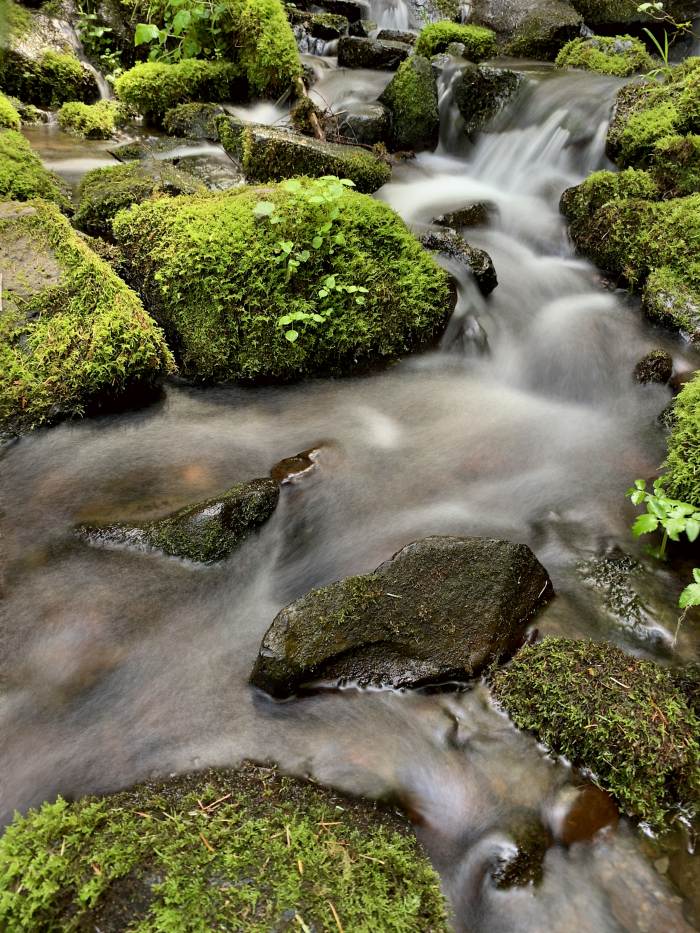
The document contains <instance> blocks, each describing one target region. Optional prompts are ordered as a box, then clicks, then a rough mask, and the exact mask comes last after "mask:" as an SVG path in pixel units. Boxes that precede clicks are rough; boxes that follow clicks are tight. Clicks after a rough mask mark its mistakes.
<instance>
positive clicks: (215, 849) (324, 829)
mask: <svg viewBox="0 0 700 933" xmlns="http://www.w3.org/2000/svg"><path fill="white" fill-rule="evenodd" d="M0 888H1V889H2V892H3V893H2V895H0V926H2V928H3V930H7V931H8V933H19V931H25V930H30V929H31V930H35V931H37V933H39V931H49V930H58V929H60V930H63V931H72V930H76V931H77V930H84V929H114V930H116V929H129V930H135V931H141V933H146V931H156V930H173V931H176V930H182V931H185V930H187V931H202V933H205V931H209V930H215V929H217V930H218V929H221V930H246V931H250V933H268V931H269V930H279V929H287V928H289V929H301V930H303V929H306V930H337V929H345V930H347V931H353V933H355V931H357V933H363V931H364V933H374V931H377V930H387V931H394V933H439V931H447V930H448V929H449V927H448V923H447V918H446V912H445V905H444V901H443V898H442V895H441V893H440V888H439V883H438V878H437V876H436V874H435V872H434V871H433V869H432V868H431V867H430V865H429V863H428V861H427V859H426V857H425V855H424V854H423V853H422V851H421V850H420V848H419V846H418V844H417V842H416V840H415V838H414V837H413V835H412V833H411V832H410V829H409V828H408V826H407V825H406V823H405V822H404V821H403V820H402V819H401V818H399V817H398V816H396V815H394V814H393V813H392V812H390V811H387V810H380V809H378V808H377V807H375V806H373V805H372V804H370V803H366V802H362V801H355V800H350V799H348V798H346V797H341V796H338V795H337V794H334V793H332V792H331V791H328V790H325V789H323V788H321V787H318V786H316V785H313V784H307V783H302V782H300V781H295V780H292V779H291V778H285V777H281V776H280V775H278V774H277V773H276V772H275V771H273V770H272V769H269V768H260V767H254V766H251V765H249V766H246V767H244V768H243V769H241V770H239V771H216V772H214V771H210V772H206V773H204V774H200V775H191V776H187V777H183V778H180V779H178V780H176V781H172V782H168V783H153V784H144V785H141V786H138V787H136V788H134V789H133V790H130V791H126V792H123V793H120V794H116V795H114V796H112V797H106V798H94V797H92V798H90V797H89V798H85V799H83V800H80V801H78V802H76V803H73V804H69V803H66V802H65V801H63V800H61V799H60V798H59V800H58V801H56V802H55V803H46V804H44V805H43V807H41V809H40V810H38V811H31V812H30V813H29V814H28V815H27V816H26V817H19V816H17V817H15V820H14V822H13V823H12V824H11V825H10V827H9V828H8V829H7V830H6V832H5V835H4V836H3V837H2V839H0Z"/></svg>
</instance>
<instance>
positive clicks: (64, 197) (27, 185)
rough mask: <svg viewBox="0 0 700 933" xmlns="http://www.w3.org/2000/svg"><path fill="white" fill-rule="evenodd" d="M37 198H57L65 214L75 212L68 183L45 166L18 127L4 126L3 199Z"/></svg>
mask: <svg viewBox="0 0 700 933" xmlns="http://www.w3.org/2000/svg"><path fill="white" fill-rule="evenodd" d="M33 198H44V199H45V200H47V201H53V202H54V203H55V204H57V205H58V207H60V209H61V210H62V211H64V212H65V213H70V211H71V204H70V201H69V199H68V192H67V190H66V187H65V184H64V182H63V181H62V180H61V179H60V178H59V177H58V176H57V175H54V173H53V172H49V171H48V170H47V169H46V168H44V166H43V164H42V161H41V159H40V158H39V156H38V155H37V154H36V153H35V152H34V151H33V150H32V148H31V146H30V145H29V143H28V142H27V140H26V139H25V138H24V136H23V135H22V134H21V133H20V132H19V131H18V130H4V129H0V202H2V201H31V200H32V199H33Z"/></svg>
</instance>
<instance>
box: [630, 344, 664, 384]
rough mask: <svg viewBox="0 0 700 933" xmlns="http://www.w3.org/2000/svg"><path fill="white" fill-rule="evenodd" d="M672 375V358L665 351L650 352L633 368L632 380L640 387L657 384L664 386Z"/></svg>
mask: <svg viewBox="0 0 700 933" xmlns="http://www.w3.org/2000/svg"><path fill="white" fill-rule="evenodd" d="M672 375H673V357H672V356H671V354H670V353H668V352H667V351H666V350H650V351H649V353H647V354H646V356H644V357H642V359H641V360H640V361H639V362H638V363H637V365H636V366H635V367H634V378H635V379H636V380H637V382H641V383H642V385H644V384H646V383H648V382H658V383H660V384H661V385H665V384H666V383H667V382H668V381H669V379H670V378H671V376H672Z"/></svg>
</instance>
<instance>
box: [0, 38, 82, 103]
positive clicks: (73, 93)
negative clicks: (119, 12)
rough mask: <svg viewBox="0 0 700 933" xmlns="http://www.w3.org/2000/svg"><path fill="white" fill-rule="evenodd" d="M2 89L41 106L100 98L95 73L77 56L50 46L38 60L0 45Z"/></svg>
mask: <svg viewBox="0 0 700 933" xmlns="http://www.w3.org/2000/svg"><path fill="white" fill-rule="evenodd" d="M0 88H2V90H3V91H5V93H7V94H11V95H13V96H15V97H19V98H20V100H23V101H26V102H28V103H30V104H35V105H36V106H37V107H44V108H51V107H59V106H60V105H61V104H63V103H65V102H66V101H69V100H78V101H83V102H86V103H90V102H91V101H94V100H97V98H98V97H99V92H98V90H97V84H96V82H95V76H94V75H93V74H92V73H91V72H90V71H88V69H87V68H85V66H84V65H82V64H81V63H80V62H79V61H78V59H77V58H76V57H75V55H73V54H71V53H69V52H57V51H54V50H52V49H46V50H45V51H44V52H42V53H41V54H40V55H39V56H38V57H37V58H36V59H34V58H27V57H25V56H23V55H20V54H17V53H15V52H13V51H12V50H11V49H10V48H5V49H3V47H2V46H0Z"/></svg>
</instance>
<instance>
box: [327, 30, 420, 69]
mask: <svg viewBox="0 0 700 933" xmlns="http://www.w3.org/2000/svg"><path fill="white" fill-rule="evenodd" d="M410 54H411V46H410V45H407V44H406V43H405V42H392V41H387V40H385V41H381V40H379V39H364V38H361V37H360V36H343V37H342V38H341V39H339V41H338V66H339V67H340V68H374V69H379V70H380V71H396V69H397V68H398V67H399V65H400V64H401V62H402V61H404V60H405V59H406V58H408V56H409V55H410Z"/></svg>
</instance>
